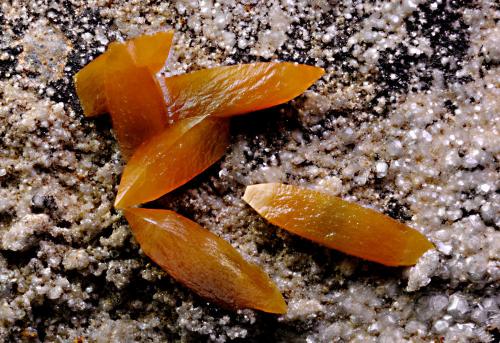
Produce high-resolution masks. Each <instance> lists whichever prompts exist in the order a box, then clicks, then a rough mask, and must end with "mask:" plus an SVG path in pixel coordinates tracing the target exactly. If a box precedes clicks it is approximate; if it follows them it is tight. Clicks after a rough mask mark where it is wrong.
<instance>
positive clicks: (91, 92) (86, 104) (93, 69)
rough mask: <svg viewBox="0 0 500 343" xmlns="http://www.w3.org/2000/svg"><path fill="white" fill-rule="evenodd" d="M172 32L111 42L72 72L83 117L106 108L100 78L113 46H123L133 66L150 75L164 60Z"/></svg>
mask: <svg viewBox="0 0 500 343" xmlns="http://www.w3.org/2000/svg"><path fill="white" fill-rule="evenodd" d="M173 34H174V33H173V31H168V32H158V33H155V34H153V35H142V36H139V37H137V38H134V39H131V40H129V41H127V42H126V43H116V42H115V43H111V44H110V46H109V47H108V50H107V51H106V52H105V53H104V54H102V55H100V56H99V57H97V58H96V59H95V60H93V61H92V62H90V63H89V64H87V65H86V66H85V67H84V68H82V69H81V70H80V71H79V72H78V73H76V75H75V88H76V92H77V94H78V98H79V99H80V104H81V106H82V109H83V113H84V114H85V115H86V116H87V117H91V116H96V115H99V114H102V113H105V112H106V111H107V107H106V95H105V92H104V79H105V77H106V74H107V71H108V68H109V66H110V65H109V63H108V61H107V57H108V55H109V51H110V50H111V49H112V48H113V47H116V46H124V47H126V51H127V52H128V55H129V56H130V58H132V59H133V61H134V65H135V66H136V67H145V68H148V69H149V70H150V71H151V73H152V74H154V73H156V72H158V71H159V70H160V69H161V68H162V67H163V65H164V63H165V60H166V58H167V56H168V54H169V51H170V47H171V45H172V38H173ZM139 81H140V80H139ZM131 82H133V80H131Z"/></svg>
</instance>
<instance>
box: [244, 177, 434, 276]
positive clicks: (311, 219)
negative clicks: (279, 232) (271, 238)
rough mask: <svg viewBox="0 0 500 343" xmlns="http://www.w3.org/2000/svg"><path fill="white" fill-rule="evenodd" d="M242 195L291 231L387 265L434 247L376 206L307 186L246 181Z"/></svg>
mask: <svg viewBox="0 0 500 343" xmlns="http://www.w3.org/2000/svg"><path fill="white" fill-rule="evenodd" d="M243 199H244V200H245V201H246V202H247V203H248V204H249V205H250V206H252V207H253V208H254V209H255V210H256V211H257V212H258V213H259V214H260V215H261V216H263V217H264V218H266V219H267V220H269V221H270V222H271V223H272V224H274V225H277V226H279V227H281V228H283V229H285V230H287V231H290V232H292V233H295V234H297V235H299V236H302V237H304V238H307V239H310V240H312V241H314V242H317V243H319V244H322V245H324V246H327V247H329V248H333V249H336V250H340V251H342V252H344V253H347V254H350V255H354V256H357V257H361V258H363V259H366V260H370V261H375V262H379V263H382V264H385V265H388V266H408V265H413V264H415V263H416V262H417V260H418V259H419V257H420V256H421V255H422V254H423V253H424V252H426V251H427V250H429V249H431V248H433V245H432V243H430V242H429V241H428V240H427V238H426V237H425V236H424V235H422V234H421V233H419V232H418V231H416V230H414V229H411V228H409V227H408V226H406V225H404V224H402V223H400V222H398V221H396V220H394V219H392V218H390V217H388V216H385V215H383V214H381V213H378V212H376V211H373V210H370V209H368V208H364V207H361V206H359V205H356V204H353V203H350V202H347V201H344V200H342V199H340V198H338V197H335V196H331V195H329V194H326V193H322V192H317V191H314V190H310V189H307V188H302V187H296V186H290V185H284V184H279V183H268V184H258V185H252V186H248V187H247V189H246V191H245V195H244V196H243Z"/></svg>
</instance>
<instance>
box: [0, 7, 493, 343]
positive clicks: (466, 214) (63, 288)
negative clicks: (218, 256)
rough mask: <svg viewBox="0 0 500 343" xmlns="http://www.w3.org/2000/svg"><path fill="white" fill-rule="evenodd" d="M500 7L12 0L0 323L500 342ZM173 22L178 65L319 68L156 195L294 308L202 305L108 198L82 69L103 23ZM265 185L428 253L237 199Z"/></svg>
mask: <svg viewBox="0 0 500 343" xmlns="http://www.w3.org/2000/svg"><path fill="white" fill-rule="evenodd" d="M499 19H500V8H499V6H498V2H496V1H488V0H481V1H479V0H478V1H474V2H468V1H445V0H443V1H440V0H439V1H419V0H403V1H394V2H392V1H376V2H373V1H335V0H332V1H326V0H304V1H296V0H282V1H279V0H270V1H262V2H259V1H255V0H248V1H238V2H236V1H233V0H222V1H212V0H203V1H194V0H178V1H172V2H161V1H127V2H125V1H105V0H90V1H83V0H71V1H48V0H41V1H36V2H35V1H22V0H21V1H2V2H1V4H0V341H4V342H18V341H26V342H36V341H44V342H84V341H85V342H87V341H89V342H163V341H177V340H181V341H186V342H191V341H216V342H226V341H255V342H262V341H283V342H295V341H296V342H332V341H339V342H346V341H351V342H403V341H411V342H427V341H445V342H491V341H495V340H496V341H498V339H499V336H500V333H499V329H500V311H499V303H500V292H499V287H498V284H499V281H500V268H499V267H500V233H499V231H498V230H499V222H500V215H499V212H500V195H499V192H498V190H499V185H500V177H499V168H500V167H499V157H500V134H499V130H500V50H499V46H500V22H499ZM167 28H173V29H175V30H176V37H175V46H174V48H173V53H172V56H171V57H170V60H169V61H168V63H167V66H166V69H165V73H166V74H175V73H181V72H185V71H192V70H196V69H201V68H207V67H211V66H216V65H230V64H235V63H245V62H251V61H268V60H283V61H296V62H300V63H307V64H313V65H317V66H321V67H323V68H325V69H326V71H327V73H326V75H325V76H324V77H323V78H322V79H321V80H320V81H319V82H318V83H317V84H316V85H314V86H313V87H312V88H311V89H310V90H309V91H308V92H306V93H305V94H304V95H303V96H301V97H299V98H298V99H296V100H295V101H293V102H292V103H290V104H287V105H284V106H281V107H280V108H278V109H273V110H269V111H264V112H261V113H256V114H251V115H249V116H245V117H241V118H237V119H235V120H234V122H233V124H234V125H233V142H232V145H231V147H230V148H229V150H228V152H227V154H226V156H225V157H224V158H223V159H222V160H221V161H220V162H219V163H217V164H216V165H214V166H213V167H212V168H210V169H209V170H208V171H207V172H205V173H203V174H202V175H201V176H200V177H198V178H196V179H195V180H194V181H192V182H190V183H189V184H188V185H186V186H185V187H183V188H182V189H180V190H178V191H176V192H174V193H173V194H170V195H168V196H167V197H164V198H163V199H161V200H160V201H157V202H156V203H155V204H152V206H155V207H167V208H171V209H174V210H177V211H179V212H180V213H182V214H184V215H186V216H188V217H190V218H192V219H193V220H195V221H197V222H198V223H200V224H201V225H203V226H204V227H206V228H207V229H209V230H211V231H213V232H214V233H216V234H217V235H219V236H221V237H223V238H224V239H226V240H228V241H229V242H230V243H231V244H232V245H233V246H234V247H235V248H237V249H238V251H240V252H241V253H242V254H243V255H244V256H245V258H247V259H248V260H250V261H252V262H255V263H257V264H259V265H260V266H261V267H262V268H264V269H265V270H266V271H267V272H268V273H269V275H270V276H271V277H272V278H273V280H274V281H275V282H276V283H277V285H278V286H279V288H280V290H281V291H282V292H283V294H284V296H285V298H286V300H287V302H288V304H289V312H288V313H287V314H286V315H284V316H280V317H276V316H271V315H266V314H262V313H257V312H254V311H250V310H243V311H238V312H237V313H233V312H228V311H224V310H221V309H219V308H217V307H216V306H213V305H211V304H207V303H206V302H205V301H203V300H202V299H200V298H198V297H197V296H195V295H193V293H192V292H190V291H189V290H188V289H186V288H184V287H182V286H180V285H179V284H178V283H176V282H175V281H174V280H172V279H171V278H170V277H169V276H168V275H167V274H166V273H164V272H163V271H162V270H160V269H159V268H158V267H156V266H155V265H154V264H153V263H152V262H151V261H150V260H149V259H148V258H146V257H145V256H144V255H143V254H142V253H141V251H140V249H139V247H138V245H137V243H136V242H135V241H134V239H133V237H132V236H131V234H130V231H129V228H128V226H127V223H126V221H125V220H124V218H123V217H122V216H121V213H119V212H117V211H115V210H114V209H113V206H112V203H113V200H114V196H115V193H116V186H117V183H118V181H119V176H120V173H121V170H122V168H123V162H122V160H121V156H120V153H119V150H118V148H117V145H116V142H115V140H114V137H113V133H112V130H111V125H110V123H109V119H107V118H106V117H102V118H97V119H85V118H83V116H82V113H81V109H80V107H79V104H78V100H77V99H76V97H75V93H74V87H73V84H72V76H73V75H74V73H75V72H77V71H78V70H79V69H80V68H81V67H83V66H84V65H85V64H86V63H88V62H89V61H91V60H92V59H93V58H95V57H96V56H97V55H99V54H100V53H102V52H103V51H104V50H105V48H106V46H107V44H108V43H109V42H111V41H114V40H124V39H127V38H131V37H134V36H136V35H139V34H142V33H145V32H154V31H157V30H160V29H167ZM259 182H286V183H291V184H296V185H304V186H307V187H313V188H318V189H321V190H323V191H327V192H330V193H332V194H335V195H338V196H341V197H342V198H344V199H347V200H350V201H355V202H357V203H359V204H362V205H365V206H368V207H372V208H374V209H377V210H379V211H382V212H384V213H386V214H388V215H390V216H392V217H394V218H397V219H399V220H401V221H404V222H406V223H407V224H408V225H410V226H412V227H413V228H415V229H417V230H419V231H421V232H422V233H424V234H425V235H426V236H427V237H428V238H429V239H430V240H431V241H432V242H433V243H434V244H435V245H436V250H433V251H429V252H428V253H426V254H425V255H424V256H423V257H422V258H421V260H420V262H419V263H418V264H417V265H416V266H415V267H412V268H407V269H402V268H386V267H383V266H379V265H376V264H373V263H369V262H365V261H362V260H359V259H356V258H353V257H349V256H346V255H343V254H341V253H338V252H335V251H330V250H328V249H325V248H322V247H318V246H316V245H315V244H313V243H310V242H307V241H305V240H302V239H300V238H298V237H296V236H293V235H290V234H288V233H286V232H284V231H282V230H280V229H278V228H276V227H273V226H271V225H269V224H267V223H266V222H265V221H264V220H263V219H261V218H260V217H259V216H258V215H257V214H256V213H255V212H253V211H252V210H251V209H250V208H249V207H248V206H246V205H245V204H244V203H243V202H242V200H241V196H242V193H243V190H244V188H245V186H246V185H248V184H253V183H259ZM381 239H383V237H382V238H381Z"/></svg>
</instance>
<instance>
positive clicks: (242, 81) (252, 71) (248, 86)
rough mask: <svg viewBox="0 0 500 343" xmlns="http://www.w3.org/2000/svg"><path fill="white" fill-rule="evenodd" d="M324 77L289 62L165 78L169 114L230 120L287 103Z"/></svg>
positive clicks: (318, 70) (206, 71) (213, 70)
mask: <svg viewBox="0 0 500 343" xmlns="http://www.w3.org/2000/svg"><path fill="white" fill-rule="evenodd" d="M323 74H324V70H323V69H322V68H318V67H313V66H309V65H304V64H297V63H289V62H283V63H278V62H270V63H252V64H240V65H235V66H225V67H216V68H211V69H203V70H199V71H195V72H192V73H188V74H181V75H176V76H172V77H167V78H165V80H164V82H165V88H166V94H165V97H166V99H167V106H168V115H169V117H170V118H172V119H173V120H176V119H177V118H185V117H190V116H198V115H215V116H218V117H229V116H234V115H238V114H244V113H248V112H253V111H257V110H261V109H265V108H268V107H272V106H276V105H279V104H282V103H285V102H287V101H289V100H291V99H293V98H295V97H296V96H298V95H300V94H302V93H303V92H304V91H305V90H306V89H307V88H309V86H311V85H312V84H313V83H314V82H315V81H317V80H318V79H319V78H320V77H321V76H322V75H323Z"/></svg>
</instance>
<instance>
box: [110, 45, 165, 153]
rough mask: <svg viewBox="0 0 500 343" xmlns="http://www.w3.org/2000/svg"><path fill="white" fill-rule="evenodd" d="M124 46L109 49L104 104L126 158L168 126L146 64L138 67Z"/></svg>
mask: <svg viewBox="0 0 500 343" xmlns="http://www.w3.org/2000/svg"><path fill="white" fill-rule="evenodd" d="M127 50H128V49H127V46H125V45H116V46H113V47H111V48H110V49H109V50H108V52H107V53H108V56H107V65H108V67H107V70H106V77H105V79H104V90H105V94H106V100H107V101H106V105H107V109H108V112H109V113H110V114H111V119H112V122H113V129H114V131H115V135H116V138H117V140H118V143H120V148H121V151H122V154H123V156H124V157H125V159H128V158H129V157H130V156H131V155H132V153H133V152H134V151H135V149H136V148H137V147H138V146H139V145H141V144H142V143H143V142H144V141H146V140H148V139H149V138H151V137H152V136H154V135H156V134H159V133H160V132H162V131H163V130H164V129H165V128H166V127H167V126H168V118H167V115H166V108H165V102H164V100H163V95H162V92H161V88H160V86H159V85H158V82H157V80H156V78H155V76H154V75H153V74H152V73H151V71H150V69H149V68H148V67H140V66H137V65H136V64H135V62H134V60H133V58H132V56H131V55H130V54H129V53H128V52H127Z"/></svg>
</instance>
